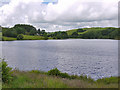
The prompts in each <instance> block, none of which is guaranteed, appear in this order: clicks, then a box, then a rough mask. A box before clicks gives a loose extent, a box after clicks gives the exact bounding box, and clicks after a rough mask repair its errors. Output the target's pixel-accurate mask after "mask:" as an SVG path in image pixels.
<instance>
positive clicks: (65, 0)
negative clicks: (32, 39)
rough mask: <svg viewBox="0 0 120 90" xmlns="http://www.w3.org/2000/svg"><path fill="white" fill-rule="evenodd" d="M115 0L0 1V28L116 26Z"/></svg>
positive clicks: (67, 28) (116, 8) (55, 29)
mask: <svg viewBox="0 0 120 90" xmlns="http://www.w3.org/2000/svg"><path fill="white" fill-rule="evenodd" d="M118 1H119V0H0V25H1V26H4V27H12V26H14V25H15V24H30V25H33V26H35V27H36V28H37V29H38V28H40V29H45V30H46V31H59V30H70V29H75V28H84V27H87V28H89V27H117V26H118Z"/></svg>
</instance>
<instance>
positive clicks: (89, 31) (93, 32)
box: [2, 24, 120, 40]
mask: <svg viewBox="0 0 120 90" xmlns="http://www.w3.org/2000/svg"><path fill="white" fill-rule="evenodd" d="M119 31H120V30H119V29H118V28H113V27H106V28H101V27H92V28H78V29H72V30H68V31H56V32H46V31H45V30H40V29H38V30H36V28H35V27H34V26H32V25H25V24H17V25H15V26H14V27H12V28H3V27H2V34H3V36H4V37H12V38H16V39H17V36H18V35H19V34H23V35H30V36H36V38H37V36H41V37H43V38H39V39H38V38H37V39H31V38H30V39H28V40H47V39H50V38H51V39H68V38H83V39H119V38H120V33H119ZM3 40H5V39H4V38H3ZM23 40H26V39H23Z"/></svg>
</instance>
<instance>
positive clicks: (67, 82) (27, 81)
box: [2, 70, 118, 88]
mask: <svg viewBox="0 0 120 90" xmlns="http://www.w3.org/2000/svg"><path fill="white" fill-rule="evenodd" d="M13 77H14V78H13V80H12V81H11V82H9V83H3V86H2V87H3V88H118V78H116V77H111V78H105V79H99V80H97V81H93V80H90V79H87V78H85V77H83V78H80V77H79V76H77V78H72V79H70V78H62V77H60V76H55V75H48V74H47V73H44V72H40V71H26V72H25V71H18V70H14V71H13ZM72 77H73V76H72Z"/></svg>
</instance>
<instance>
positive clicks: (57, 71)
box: [48, 68, 60, 76]
mask: <svg viewBox="0 0 120 90" xmlns="http://www.w3.org/2000/svg"><path fill="white" fill-rule="evenodd" d="M48 75H55V76H60V71H59V70H58V69H57V68H55V69H52V70H50V71H48Z"/></svg>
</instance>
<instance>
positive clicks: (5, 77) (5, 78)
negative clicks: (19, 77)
mask: <svg viewBox="0 0 120 90" xmlns="http://www.w3.org/2000/svg"><path fill="white" fill-rule="evenodd" d="M11 70H12V68H10V67H8V64H7V63H6V62H5V61H4V60H2V82H4V83H6V82H9V81H10V80H11V79H12V72H11Z"/></svg>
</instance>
